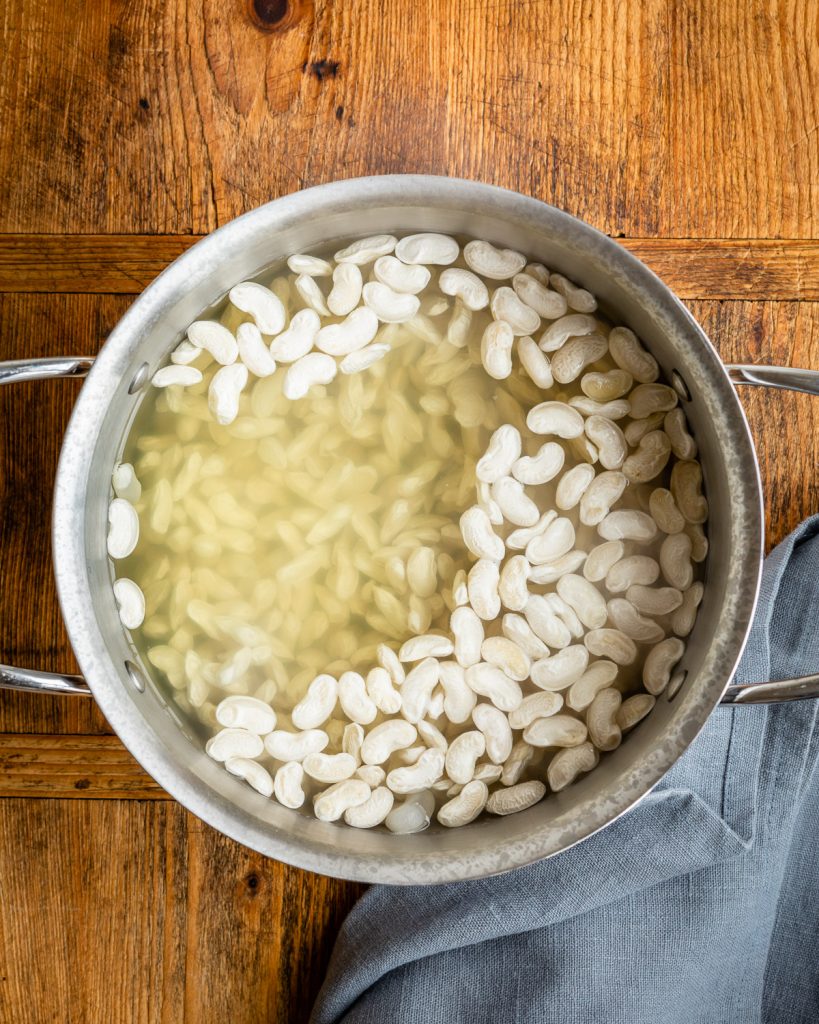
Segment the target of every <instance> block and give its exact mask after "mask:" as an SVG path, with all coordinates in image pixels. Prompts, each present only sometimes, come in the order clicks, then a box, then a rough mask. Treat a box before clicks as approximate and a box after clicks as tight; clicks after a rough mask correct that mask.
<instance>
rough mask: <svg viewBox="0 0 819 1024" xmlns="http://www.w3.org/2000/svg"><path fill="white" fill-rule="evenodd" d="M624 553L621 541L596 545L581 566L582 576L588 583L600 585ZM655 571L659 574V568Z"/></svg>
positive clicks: (624, 547) (624, 548)
mask: <svg viewBox="0 0 819 1024" xmlns="http://www.w3.org/2000/svg"><path fill="white" fill-rule="evenodd" d="M625 553H626V546H625V544H623V542H622V541H621V540H607V541H604V542H603V543H602V544H598V545H597V546H596V547H594V548H592V549H591V551H590V552H589V555H588V558H587V559H586V562H585V564H584V566H583V575H584V576H585V577H586V579H587V580H588V581H589V582H590V583H600V582H601V581H602V580H604V579H605V578H606V576H607V574H608V572H609V570H610V569H611V567H612V566H613V565H614V564H615V563H616V562H619V561H620V559H621V558H622V557H623V556H624V555H625ZM657 571H658V574H659V566H658V570H657Z"/></svg>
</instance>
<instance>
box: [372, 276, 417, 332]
mask: <svg viewBox="0 0 819 1024" xmlns="http://www.w3.org/2000/svg"><path fill="white" fill-rule="evenodd" d="M362 294H363V296H364V303H365V305H366V306H368V307H369V308H370V309H371V310H372V311H373V313H375V315H376V316H377V317H378V319H379V320H381V321H382V322H383V323H387V324H401V323H405V322H406V321H407V320H411V319H412V318H413V317H414V316H415V314H416V313H417V312H418V308H419V306H420V300H419V299H418V297H417V296H415V295H410V294H408V293H407V292H394V291H393V290H392V288H390V287H389V286H388V285H386V284H382V283H381V282H380V281H370V282H369V283H368V284H365V285H364V288H363V292H362Z"/></svg>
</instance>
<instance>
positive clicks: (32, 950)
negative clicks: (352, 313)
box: [0, 0, 819, 1024]
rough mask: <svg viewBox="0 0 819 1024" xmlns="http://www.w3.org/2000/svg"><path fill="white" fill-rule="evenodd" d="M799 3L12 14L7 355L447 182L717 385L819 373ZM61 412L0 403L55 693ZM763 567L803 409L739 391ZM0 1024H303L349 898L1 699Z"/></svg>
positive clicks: (79, 335)
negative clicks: (255, 250) (312, 212)
mask: <svg viewBox="0 0 819 1024" xmlns="http://www.w3.org/2000/svg"><path fill="white" fill-rule="evenodd" d="M818 11H819V8H817V6H816V4H815V3H812V2H810V0H794V2H792V3H790V4H776V3H774V2H773V0H771V2H764V0H749V2H748V3H736V2H730V0H723V2H721V0H713V2H711V3H698V2H696V0H680V2H670V3H664V2H662V0H629V2H624V0H599V2H595V3H591V2H589V3H583V4H581V3H578V2H570V0H562V2H558V0H551V2H546V0H541V2H538V0H529V2H526V3H524V2H522V0H491V2H481V0H473V2H469V3H466V2H460V3H459V2H457V0H449V2H447V0H427V2H426V3H415V4H410V3H406V2H402V0H356V2H346V3H344V2H342V0H315V3H311V2H309V0H299V2H295V0H290V2H289V3H288V2H286V0H255V3H250V4H248V3H247V2H246V0H228V2H225V0H198V2H197V0H190V2H189V3H187V4H186V3H185V2H184V0H144V2H142V3H133V4H119V3H114V2H112V0H100V2H97V3H91V4H89V3H85V2H83V0H65V2H64V3H61V4H45V3H40V2H37V0H12V2H11V3H8V4H6V5H4V7H3V11H2V14H0V32H1V33H2V53H3V61H2V65H0V114H2V118H1V119H0V125H1V126H2V127H0V232H2V233H0V325H1V329H0V338H2V341H1V342H0V346H1V349H0V351H1V353H2V356H3V358H15V357H27V356H46V355H65V354H90V353H94V352H96V351H97V349H98V348H99V346H100V345H101V344H102V342H103V340H104V338H105V336H106V334H107V333H108V332H109V330H110V329H111V328H112V327H113V325H114V323H115V322H116V320H117V319H118V317H119V316H120V315H121V314H122V313H123V311H124V310H125V309H126V307H127V306H128V304H129V302H130V301H131V300H132V297H133V296H134V295H136V294H137V293H138V292H139V291H140V289H142V288H143V287H144V286H145V285H146V284H147V283H148V282H149V281H150V280H151V279H152V278H153V277H154V275H155V274H156V273H157V272H158V271H159V270H160V269H161V268H162V267H163V266H165V264H167V263H168V261H169V260H171V259H173V257H175V256H176V255H178V254H179V253H180V252H182V251H183V250H184V249H185V248H186V247H187V246H189V245H191V244H192V243H193V242H194V241H195V240H196V238H197V237H199V236H200V235H202V234H203V233H206V232H208V231H210V230H212V229H213V228H215V227H217V226H218V225H219V224H222V223H224V222H225V221H227V220H229V219H230V218H232V217H235V216H236V215H237V214H240V213H242V212H243V211H245V210H248V209H250V208H252V207H254V206H256V205H258V204H260V203H263V202H265V201H266V200H268V199H271V198H274V197H275V196H278V195H281V194H283V193H287V192H292V191H294V190H296V189H300V188H304V187H306V186H309V185H313V184H317V183H319V182H324V181H329V180H332V179H334V178H345V177H352V176H356V175H362V174H377V173H383V172H397V171H414V172H425V173H432V174H448V175H461V176H463V177H466V178H476V179H480V180H483V181H487V182H493V183H495V184H497V185H503V186H506V187H507V188H511V189H517V190H520V191H522V192H525V193H528V194H530V195H534V196H538V197H539V198H541V199H544V200H546V201H547V202H550V203H555V204H556V205H557V206H560V207H562V208H563V209H565V210H568V211H569V212H571V213H574V214H577V215H578V216H580V217H583V218H584V219H586V220H587V221H589V222H590V223H592V224H594V225H595V226H596V227H598V228H600V229H601V230H602V231H605V232H608V233H609V234H610V235H612V236H613V237H615V238H617V239H619V240H620V241H621V242H622V244H623V245H624V246H626V247H627V248H628V249H630V250H631V251H632V252H634V253H636V254H637V255H638V256H640V257H641V258H642V259H644V260H645V261H646V262H647V263H648V264H649V265H651V266H652V267H653V268H655V269H656V270H657V271H658V272H659V273H660V274H661V275H662V276H663V277H664V278H665V279H666V281H667V282H668V283H669V284H670V285H671V286H672V287H673V288H675V289H676V291H677V293H678V294H679V295H680V296H681V297H682V298H683V299H684V300H685V301H686V302H687V303H688V305H689V306H690V308H691V309H692V311H693V313H694V315H695V316H697V317H698V318H699V319H700V321H701V322H702V323H703V324H704V325H705V327H706V329H707V330H708V331H709V332H710V334H711V337H712V338H713V339H714V341H715V343H716V345H717V346H718V348H719V350H720V352H721V354H722V355H723V357H724V358H725V359H726V360H735V361H749V362H761V363H767V362H775V363H783V364H791V365H795V366H813V367H819V241H817V240H816V239H817V234H819V43H818V42H817V40H818V39H819V28H818V27H817V12H818ZM76 393H77V385H76V384H75V383H71V382H62V383H51V384H38V385H21V386H17V387H15V388H6V389H4V390H3V391H2V392H0V431H1V432H2V433H1V436H2V441H0V509H2V514H1V515H0V520H1V521H0V579H2V587H0V659H1V660H2V661H5V662H11V663H16V664H21V665H27V666H32V667H36V668H42V669H51V670H59V671H76V668H75V664H74V661H73V658H72V655H71V651H70V648H69V645H68V640H67V638H66V635H65V631H64V629H63V627H62V625H61V622H60V615H59V611H58V608H57V602H56V597H55V590H54V585H53V582H52V578H51V571H50V570H51V566H50V549H49V539H48V522H49V502H50V492H51V486H52V480H53V477H54V471H55V466H56V461H57V453H58V450H59V446H60V437H61V434H62V431H63V429H64V427H65V424H66V421H67V418H68V415H69V412H70V410H71V404H72V402H73V400H74V398H75V395H76ZM742 397H743V401H744V402H745V404H746V408H747V411H748V416H749V419H750V421H751V426H752V429H753V432H754V436H755V438H756V441H757V444H758V450H759V456H760V462H761V466H762V473H763V477H764V480H765V491H766V496H767V497H766V504H767V513H768V542H769V543H774V542H776V541H778V540H779V539H780V538H781V537H783V536H784V535H785V534H786V533H787V532H788V531H789V530H790V529H791V528H792V527H794V526H795V525H796V523H797V522H799V520H800V519H802V518H803V517H805V516H807V515H808V514H809V513H811V512H815V511H817V510H818V509H819V493H817V481H818V480H819V474H817V454H819V430H817V423H818V422H819V402H817V401H815V400H813V401H812V400H811V399H809V398H807V397H805V396H795V395H789V394H783V393H779V394H775V393H744V394H743V396H742ZM0 762H2V772H1V773H0V797H2V798H3V799H0V821H1V824H0V892H1V893H2V899H1V900H0V928H1V929H2V930H1V931H0V1020H3V1021H9V1022H15V1024H28V1022H31V1024H43V1022H46V1021H54V1022H59V1024H63V1022H68V1021H70V1022H72V1024H79V1022H89V1024H99V1022H101V1021H105V1022H106V1024H117V1022H128V1024H132V1022H173V1024H178V1022H181V1021H187V1022H191V1024H194V1022H196V1024H203V1022H210V1021H214V1022H220V1024H221V1022H224V1021H230V1022H231V1024H251V1022H262V1021H264V1022H266V1024H269V1022H273V1021H277V1022H278V1021H299V1020H304V1019H306V1016H307V1014H308V1012H309V1007H310V1005H311V1002H312V999H313V996H314V994H315V992H316V989H317V987H318V985H319V984H320V981H321V977H322V973H323V970H324V967H325V964H326V961H327V957H328V955H329V951H330V948H331V946H332V942H333V938H334V936H335V933H336V931H337V928H338V926H339V924H340V922H341V920H342V918H343V917H344V914H345V912H346V910H347V909H348V907H349V906H350V905H351V903H352V902H353V901H354V900H355V898H356V897H357V895H358V893H359V892H360V887H359V886H356V885H349V884H345V883H343V882H335V881H331V880H328V879H325V878H320V877H318V876H315V875H311V874H307V873H305V872H302V871H298V870H294V869H292V868H289V867H285V866H284V865H281V864H278V863H275V862H273V861H268V860H264V859H263V858H262V857H260V856H257V855H256V854H253V853H251V852H249V851H247V850H245V849H243V848H242V847H240V846H238V845H237V844H236V843H233V842H230V841H229V840H227V839H224V838H222V837H221V836H219V835H218V834H217V833H215V832H214V831H213V830H212V829H210V828H209V827H207V826H205V825H203V824H202V823H201V822H200V821H198V820H197V819H196V818H194V817H192V816H191V815H190V814H187V813H186V812H185V811H183V810H182V809H181V808H180V807H179V806H177V805H176V804H175V803H173V802H172V801H170V800H168V799H167V798H166V797H165V796H164V794H163V793H162V792H161V791H160V790H159V789H158V788H157V787H156V786H155V785H154V784H153V783H152V782H151V780H150V779H148V778H147V777H146V776H145V775H144V774H142V772H141V771H140V770H139V769H138V768H137V766H136V765H135V763H134V762H133V761H132V760H131V758H130V756H129V755H128V754H126V753H125V751H124V750H123V748H122V747H121V746H120V744H119V742H118V741H117V740H116V738H115V737H113V736H111V734H110V730H109V728H108V726H107V725H106V722H105V720H104V719H103V717H102V715H101V714H100V713H99V712H98V711H97V710H96V708H95V707H94V705H93V704H92V703H91V702H90V701H87V700H81V699H71V698H56V697H54V698H49V697H39V698H38V697H28V696H21V695H16V694H12V693H0Z"/></svg>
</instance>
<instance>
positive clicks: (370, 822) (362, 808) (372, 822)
mask: <svg viewBox="0 0 819 1024" xmlns="http://www.w3.org/2000/svg"><path fill="white" fill-rule="evenodd" d="M394 802H395V797H394V796H393V795H392V793H391V792H390V790H389V789H387V787H386V786H379V787H378V788H377V789H374V790H373V792H372V793H371V795H370V796H369V798H368V799H367V800H365V801H364V803H362V804H358V805H357V806H355V807H348V808H347V810H346V811H345V812H344V820H345V822H346V823H347V824H348V825H352V826H353V828H375V826H376V825H380V824H381V823H382V822H383V821H384V820H385V819H386V817H387V815H388V814H389V813H390V811H391V810H392V808H393V804H394Z"/></svg>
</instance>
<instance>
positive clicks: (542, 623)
mask: <svg viewBox="0 0 819 1024" xmlns="http://www.w3.org/2000/svg"><path fill="white" fill-rule="evenodd" d="M523 614H524V616H525V617H526V621H527V622H528V623H529V626H530V627H531V628H532V630H533V632H534V633H535V635H536V636H538V637H539V638H540V639H541V640H542V641H543V642H544V644H546V645H547V646H548V647H555V648H558V649H562V648H564V647H568V646H569V644H570V643H571V639H572V635H571V633H570V632H569V630H568V628H567V627H566V625H565V623H564V622H562V621H561V620H560V619H559V618H558V617H557V615H555V613H554V611H553V610H552V608H551V607H550V605H549V603H548V602H547V601H546V599H545V598H544V597H542V596H541V595H540V594H532V595H531V597H530V598H529V600H528V601H527V602H526V607H525V608H524V609H523Z"/></svg>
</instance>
